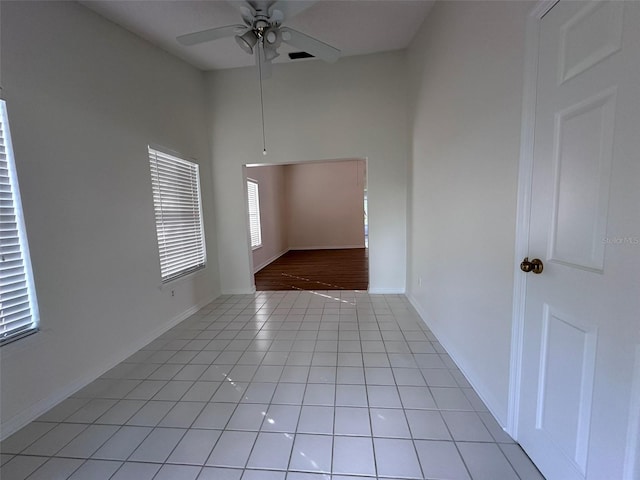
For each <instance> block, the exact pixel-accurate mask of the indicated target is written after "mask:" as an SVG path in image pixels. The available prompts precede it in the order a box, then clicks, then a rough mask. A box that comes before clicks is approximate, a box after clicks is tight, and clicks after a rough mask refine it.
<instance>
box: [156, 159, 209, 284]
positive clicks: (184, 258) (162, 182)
mask: <svg viewBox="0 0 640 480" xmlns="http://www.w3.org/2000/svg"><path fill="white" fill-rule="evenodd" d="M149 163H150V165H151V184H152V187H153V205H154V210H155V217H156V231H157V234H158V249H159V253H160V272H161V276H162V282H163V283H164V282H168V281H170V280H174V279H175V278H178V277H181V276H183V275H187V274H188V273H191V272H194V271H196V270H198V269H200V268H203V267H204V266H205V262H206V253H205V243H204V229H203V226H202V225H203V224H202V205H201V201H200V173H199V169H198V164H196V163H193V162H189V161H187V160H184V159H182V158H178V157H176V156H174V155H170V154H167V153H164V152H161V151H158V150H155V149H153V148H151V147H149Z"/></svg>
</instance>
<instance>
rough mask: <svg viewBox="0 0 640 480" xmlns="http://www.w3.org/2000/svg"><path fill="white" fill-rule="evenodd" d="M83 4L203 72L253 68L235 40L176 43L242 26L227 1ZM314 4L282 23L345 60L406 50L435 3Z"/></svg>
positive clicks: (323, 0)
mask: <svg viewBox="0 0 640 480" xmlns="http://www.w3.org/2000/svg"><path fill="white" fill-rule="evenodd" d="M288 1H292V0H288ZM302 1H305V2H308V1H309V0H302ZM80 3H82V4H83V5H85V6H86V7H88V8H90V9H91V10H94V11H95V12H97V13H99V14H100V15H102V16H104V17H106V18H108V19H109V20H111V21H113V22H114V23H117V24H118V25H120V26H122V27H124V28H126V29H127V30H129V31H131V32H133V33H135V34H136V35H138V36H140V37H142V38H144V39H146V40H148V41H149V42H151V43H153V44H155V45H157V46H158V47H160V48H162V49H164V50H166V51H168V52H170V53H172V54H174V55H176V56H177V57H180V58H182V59H183V60H185V61H187V62H188V63H190V64H191V65H193V66H195V67H197V68H199V69H201V70H218V69H224V68H234V67H244V66H249V65H253V64H254V59H253V57H252V56H251V55H249V54H247V53H245V52H244V51H242V50H241V49H240V47H239V46H238V45H236V43H235V41H234V39H233V37H231V38H223V39H220V40H215V41H213V42H208V43H205V44H200V45H195V46H192V47H185V46H182V45H180V44H179V43H178V42H177V41H176V37H177V36H178V35H182V34H185V33H191V32H195V31H199V30H204V29H207V28H213V27H221V26H225V25H233V24H241V23H242V19H241V18H240V14H239V12H238V10H237V9H236V8H234V7H233V6H231V5H230V4H229V2H228V1H225V0H209V1H201V0H200V1H193V0H126V1H113V0H85V1H81V2H80ZM310 3H312V4H313V5H311V6H310V7H308V8H307V9H306V10H304V11H303V12H302V13H300V14H298V15H296V16H295V17H293V18H290V19H285V21H284V24H285V25H286V26H288V27H291V28H294V29H296V30H299V31H301V32H303V33H306V34H307V35H311V36H312V37H315V38H317V39H319V40H322V41H323V42H325V43H328V44H330V45H332V46H334V47H336V48H338V49H340V50H341V51H342V56H343V57H344V56H351V55H364V54H369V53H376V52H385V51H391V50H399V49H403V48H406V47H407V46H408V45H409V43H410V42H411V39H412V38H413V37H414V35H415V34H416V32H417V31H418V29H419V27H420V25H421V24H422V22H423V21H424V19H425V17H426V16H427V14H428V12H429V10H430V8H431V6H432V5H433V0H319V1H311V2H310ZM297 50H299V49H294V48H292V47H290V46H289V45H285V44H282V46H281V47H280V49H279V52H280V56H279V57H278V58H277V59H276V60H275V61H274V63H280V62H291V61H292V60H289V57H288V56H287V55H286V54H287V53H289V52H292V51H297ZM295 61H301V60H295ZM303 61H304V60H303Z"/></svg>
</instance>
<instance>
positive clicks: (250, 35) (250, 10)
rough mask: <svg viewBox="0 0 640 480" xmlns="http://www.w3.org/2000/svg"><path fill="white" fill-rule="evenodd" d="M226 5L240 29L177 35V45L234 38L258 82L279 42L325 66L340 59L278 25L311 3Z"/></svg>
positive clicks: (249, 0)
mask: <svg viewBox="0 0 640 480" xmlns="http://www.w3.org/2000/svg"><path fill="white" fill-rule="evenodd" d="M228 3H229V4H230V5H232V6H233V7H235V8H236V9H237V10H239V12H240V15H241V17H242V20H243V22H244V25H240V24H237V25H227V26H224V27H216V28H209V29H207V30H202V31H199V32H194V33H188V34H186V35H180V36H179V37H177V40H178V42H179V43H180V44H182V45H185V46H191V45H197V44H200V43H205V42H210V41H213V40H217V39H219V38H225V37H231V36H234V37H235V40H236V42H237V43H238V45H239V46H240V48H242V50H244V51H245V52H247V53H248V54H255V57H256V64H257V65H258V68H259V69H260V77H261V78H262V77H263V76H265V77H268V76H269V74H270V69H271V62H272V61H273V60H274V59H275V58H277V57H278V56H279V53H278V48H279V47H280V45H281V43H282V42H284V43H288V44H289V45H292V46H294V47H296V48H300V49H301V50H304V51H305V52H307V53H309V54H311V55H313V56H315V57H317V58H320V59H322V60H324V61H326V62H330V63H333V62H335V61H336V60H338V58H339V57H340V50H338V49H337V48H335V47H332V46H331V45H327V44H326V43H324V42H321V41H320V40H318V39H316V38H313V37H310V36H309V35H306V34H304V33H302V32H299V31H297V30H294V29H293V28H289V27H285V26H283V25H282V24H283V22H285V21H286V20H288V19H290V18H292V17H294V16H295V15H297V14H299V13H301V12H302V11H304V10H306V9H307V8H309V7H311V6H312V5H313V4H314V3H316V2H314V1H310V0H305V1H291V0H276V1H274V0H228Z"/></svg>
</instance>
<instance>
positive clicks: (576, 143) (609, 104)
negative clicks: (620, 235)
mask: <svg viewBox="0 0 640 480" xmlns="http://www.w3.org/2000/svg"><path fill="white" fill-rule="evenodd" d="M615 102H616V90H615V89H611V90H607V91H605V92H599V93H598V94H596V95H594V96H592V97H590V98H587V99H585V100H583V101H581V102H580V103H578V104H577V105H572V106H570V107H569V108H567V109H565V110H564V111H562V112H558V113H557V114H556V119H555V134H554V146H553V150H554V177H555V178H554V182H553V184H554V186H555V191H554V195H553V206H552V212H553V224H552V231H551V239H550V242H549V245H550V246H551V251H550V252H549V260H550V261H555V262H559V263H564V264H566V265H567V266H572V267H577V268H586V269H593V270H596V271H599V272H601V271H602V269H603V267H604V244H603V243H602V239H603V238H604V237H605V236H606V227H607V225H606V219H607V212H608V209H609V208H608V207H609V205H608V202H609V183H610V176H611V160H612V144H613V127H614V114H615Z"/></svg>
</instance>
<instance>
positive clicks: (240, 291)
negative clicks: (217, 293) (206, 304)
mask: <svg viewBox="0 0 640 480" xmlns="http://www.w3.org/2000/svg"><path fill="white" fill-rule="evenodd" d="M253 293H256V287H255V285H252V286H251V287H247V288H229V289H224V290H222V293H221V295H251V294H253Z"/></svg>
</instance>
